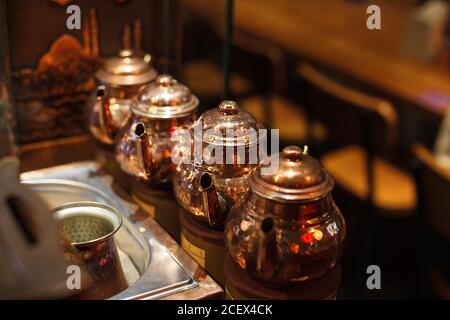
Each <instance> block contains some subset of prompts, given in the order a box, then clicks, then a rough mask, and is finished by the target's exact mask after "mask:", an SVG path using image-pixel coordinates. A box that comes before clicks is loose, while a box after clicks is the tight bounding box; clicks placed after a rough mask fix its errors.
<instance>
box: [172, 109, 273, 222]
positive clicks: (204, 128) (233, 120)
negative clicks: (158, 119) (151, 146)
mask: <svg viewBox="0 0 450 320" xmlns="http://www.w3.org/2000/svg"><path fill="white" fill-rule="evenodd" d="M261 129H263V130H261ZM191 137H192V138H193V139H192V146H191V153H190V154H191V157H190V159H189V161H186V162H183V163H181V164H180V165H179V166H177V169H176V172H175V174H174V180H173V187H174V193H175V197H176V199H177V202H178V203H179V204H180V205H181V207H182V208H183V209H185V210H186V211H187V212H188V213H189V214H191V215H192V216H193V217H194V218H196V219H197V221H200V222H202V223H204V224H206V225H208V226H210V227H216V228H221V227H223V224H224V221H225V218H226V215H227V213H228V210H229V208H230V207H231V206H232V205H233V204H234V203H235V202H236V201H237V200H238V199H239V198H240V197H241V196H242V195H243V194H244V193H245V192H246V191H247V188H248V185H247V176H248V174H249V172H250V171H251V170H252V169H254V168H255V167H256V166H257V165H258V164H259V159H260V155H261V153H260V151H261V148H260V147H261V146H262V145H263V142H264V141H265V137H266V132H265V129H264V127H263V126H262V125H261V124H260V123H258V121H257V120H256V119H255V118H254V117H253V116H252V115H251V114H250V113H248V112H246V111H245V110H243V109H241V108H240V107H239V106H238V104H237V103H236V102H234V101H223V102H222V103H221V104H220V105H219V107H218V108H214V109H211V110H209V111H206V112H205V113H203V114H202V115H201V116H200V118H199V119H198V120H197V122H196V123H195V125H194V127H193V129H192V132H191Z"/></svg>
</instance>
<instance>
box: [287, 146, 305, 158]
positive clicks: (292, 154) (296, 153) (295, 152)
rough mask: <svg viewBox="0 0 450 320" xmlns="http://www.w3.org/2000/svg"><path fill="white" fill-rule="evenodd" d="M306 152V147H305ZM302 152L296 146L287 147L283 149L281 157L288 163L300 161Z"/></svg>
mask: <svg viewBox="0 0 450 320" xmlns="http://www.w3.org/2000/svg"><path fill="white" fill-rule="evenodd" d="M305 149H306V150H307V147H305ZM302 155H303V150H302V149H301V148H300V147H298V146H289V147H286V148H284V149H283V156H284V157H285V158H286V159H287V160H289V161H300V160H301V157H302Z"/></svg>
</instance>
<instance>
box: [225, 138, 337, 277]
mask: <svg viewBox="0 0 450 320" xmlns="http://www.w3.org/2000/svg"><path fill="white" fill-rule="evenodd" d="M274 161H276V162H278V165H277V166H276V167H277V169H276V170H272V171H266V172H265V171H264V170H265V169H267V168H268V165H269V163H270V162H274ZM333 186H334V181H333V179H332V178H331V177H330V175H329V174H328V173H327V172H326V171H325V170H324V168H323V167H322V165H321V164H320V163H319V161H317V160H316V159H315V158H313V157H311V156H309V155H308V154H307V149H306V147H305V150H302V149H301V148H299V147H296V146H290V147H287V148H285V149H283V151H282V153H280V154H275V155H272V156H271V157H270V158H269V160H268V161H267V162H264V163H263V164H261V166H260V167H258V168H257V169H256V170H254V171H253V172H252V173H251V175H250V176H249V191H248V192H247V193H246V195H245V196H243V197H242V199H240V200H239V201H238V202H237V203H236V204H235V206H234V207H233V208H232V209H231V210H230V213H229V217H228V219H227V223H226V227H225V241H226V246H227V249H228V252H229V254H230V256H231V257H232V259H233V260H234V262H235V263H236V265H237V266H239V267H240V268H242V269H243V270H245V271H246V272H247V273H249V274H250V275H252V276H253V277H255V278H257V279H259V280H262V281H263V282H264V283H267V284H269V285H270V284H272V285H286V284H293V283H297V282H302V281H307V280H311V279H314V278H318V277H320V276H322V275H324V274H326V273H327V272H328V271H329V270H331V269H333V268H334V267H335V266H336V265H337V264H338V263H339V259H340V256H341V251H342V243H343V240H344V238H345V234H346V226H345V221H344V218H343V216H342V214H341V212H340V211H339V209H338V207H337V206H336V205H335V203H334V201H333V198H332V195H331V191H332V189H333Z"/></svg>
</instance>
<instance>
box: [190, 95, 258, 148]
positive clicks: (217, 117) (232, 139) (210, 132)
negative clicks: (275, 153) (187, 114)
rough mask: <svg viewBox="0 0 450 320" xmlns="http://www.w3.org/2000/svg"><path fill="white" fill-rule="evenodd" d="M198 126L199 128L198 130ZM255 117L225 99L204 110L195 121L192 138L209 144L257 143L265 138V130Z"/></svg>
mask: <svg viewBox="0 0 450 320" xmlns="http://www.w3.org/2000/svg"><path fill="white" fill-rule="evenodd" d="M197 128H199V129H200V130H198V129H197ZM259 129H264V126H263V125H262V124H260V123H259V122H258V121H257V120H256V119H255V117H253V116H252V115H251V114H250V113H248V112H247V111H245V110H244V109H242V108H240V107H239V105H238V104H237V103H236V102H235V101H231V100H225V101H222V103H221V104H220V105H219V107H218V108H214V109H211V110H208V111H206V112H204V113H203V114H202V115H201V116H200V118H199V119H198V120H197V122H196V128H195V130H194V139H195V140H197V141H202V142H204V143H208V144H211V145H218V146H225V147H227V146H230V147H231V146H239V145H241V146H242V145H251V144H254V143H258V142H260V141H262V140H263V139H264V138H265V135H266V133H265V131H264V132H263V133H261V132H259Z"/></svg>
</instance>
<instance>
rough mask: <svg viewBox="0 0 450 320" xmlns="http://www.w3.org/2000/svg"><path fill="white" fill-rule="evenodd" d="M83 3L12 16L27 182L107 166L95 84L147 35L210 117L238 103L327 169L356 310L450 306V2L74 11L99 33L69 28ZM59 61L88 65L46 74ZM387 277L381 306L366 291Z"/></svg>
mask: <svg viewBox="0 0 450 320" xmlns="http://www.w3.org/2000/svg"><path fill="white" fill-rule="evenodd" d="M68 2H71V1H50V0H46V1H37V0H33V1H27V2H26V4H25V3H24V1H16V0H15V1H8V0H2V1H0V3H1V11H0V14H1V20H0V23H1V24H2V26H0V30H1V31H0V32H1V40H2V41H1V50H0V58H1V62H2V65H1V69H0V71H1V75H2V78H1V79H2V82H1V84H2V88H1V90H0V92H1V101H2V103H1V104H0V108H1V109H0V111H1V112H2V115H3V116H2V118H1V121H0V130H1V135H0V144H1V146H0V149H1V152H0V155H5V154H11V153H17V154H19V155H20V157H21V160H22V171H28V170H33V169H38V168H43V167H48V166H51V165H56V164H62V163H68V162H72V161H76V160H84V159H92V158H94V147H93V143H92V141H91V138H90V137H89V135H88V134H87V133H86V132H87V131H86V129H85V126H84V122H83V108H84V104H85V102H86V99H87V96H88V95H89V93H90V92H91V91H92V90H93V88H94V84H93V82H92V81H93V80H92V76H93V73H94V71H95V70H96V68H97V66H98V64H99V61H101V58H102V57H110V56H113V55H114V54H116V53H117V52H118V51H119V49H121V48H123V47H126V46H129V38H130V30H133V29H134V30H136V29H138V30H140V32H139V33H138V34H140V33H141V34H142V49H143V50H144V51H146V52H149V53H151V54H152V55H153V57H154V62H155V64H156V66H157V68H158V70H161V72H170V73H172V74H174V75H175V76H176V77H177V79H179V80H180V81H181V82H183V83H185V84H186V85H187V86H188V87H190V89H191V90H192V92H193V93H195V94H196V95H197V96H198V97H199V100H200V113H201V112H203V111H205V110H207V109H209V108H213V107H217V105H218V104H219V103H220V101H221V100H222V99H223V98H232V99H235V100H237V101H238V103H239V104H240V105H241V106H242V107H244V108H245V109H247V110H248V111H250V112H251V113H252V114H254V115H255V116H256V117H257V118H258V119H259V120H260V121H261V122H263V123H264V124H265V125H266V126H267V127H268V128H277V129H279V130H280V139H281V141H280V143H281V145H282V146H285V145H290V144H296V145H304V144H307V145H308V146H309V150H310V153H311V154H312V155H313V156H315V157H317V158H319V159H321V161H322V163H323V164H324V166H325V168H326V169H327V170H328V171H329V172H330V174H331V175H332V176H333V177H334V179H335V181H336V188H335V193H334V198H335V201H336V203H337V204H338V206H339V207H340V208H341V210H342V212H343V214H344V216H345V218H346V221H347V224H348V237H347V240H346V246H345V249H344V257H343V272H344V274H343V284H342V286H341V289H340V293H339V297H340V298H342V299H345V298H373V299H408V298H442V299H450V246H449V244H450V200H449V199H450V161H449V159H450V11H449V8H450V7H449V3H448V2H447V1H417V0H378V1H365V0H321V1H313V0H277V1H273V0H234V1H229V0H228V1H227V0H178V1H175V0H167V1H156V0H155V1H141V0H129V1H110V0H102V1H100V0H99V1H82V0H80V1H73V3H76V4H78V5H79V6H80V7H81V9H82V12H83V21H84V22H85V23H86V24H85V26H87V25H89V30H90V31H89V32H88V33H86V31H83V30H86V29H85V28H83V29H82V30H73V31H70V30H62V29H61V28H60V26H61V25H62V24H63V23H64V22H65V19H66V18H67V15H66V14H65V5H66V4H67V3H68ZM370 5H377V6H378V8H379V18H380V20H379V23H380V27H381V29H370V28H368V19H369V20H370V19H375V20H370V21H372V22H373V21H375V22H376V21H377V20H376V19H378V16H377V10H375V11H370V12H367V9H368V7H369V6H370ZM118 8H119V9H120V10H118ZM35 12H40V13H42V15H35V14H34V13H35ZM44 21H45V23H44ZM31 32H32V33H33V34H34V35H35V36H32V37H30V34H31ZM127 34H128V36H127ZM127 39H128V42H127ZM227 41H228V42H227ZM227 43H229V44H230V46H227V45H226V44H227ZM61 47H62V48H65V49H64V50H66V51H64V50H61V49H58V48H61ZM67 48H69V49H67ZM58 50H59V51H58ZM58 52H59V54H61V52H63V53H67V52H70V53H71V54H74V56H73V57H74V58H71V61H72V63H71V64H67V63H66V62H62V63H61V64H60V65H59V67H60V68H59V69H58V66H55V65H50V66H49V65H48V64H46V61H48V59H47V60H46V57H48V56H50V57H51V58H52V59H50V60H51V61H55V60H57V59H56V58H55V56H57V54H58ZM372 264H375V265H378V266H379V267H380V269H381V272H382V289H381V290H372V291H368V290H367V288H366V279H367V277H368V276H369V275H368V274H367V273H366V268H367V266H369V265H372Z"/></svg>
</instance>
